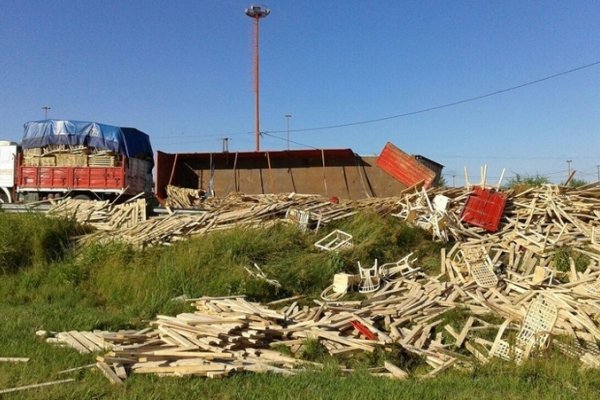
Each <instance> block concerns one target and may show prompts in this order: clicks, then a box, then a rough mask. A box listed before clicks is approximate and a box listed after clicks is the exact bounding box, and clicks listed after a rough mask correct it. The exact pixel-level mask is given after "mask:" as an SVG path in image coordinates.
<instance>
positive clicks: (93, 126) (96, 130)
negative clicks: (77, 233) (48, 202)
mask: <svg viewBox="0 0 600 400" xmlns="http://www.w3.org/2000/svg"><path fill="white" fill-rule="evenodd" d="M152 156H153V153H152V147H151V144H150V138H149V136H148V135H147V134H145V133H144V132H141V131H139V130H137V129H135V128H122V127H116V126H110V125H105V124H99V123H96V122H82V121H64V120H45V121H35V122H28V123H26V124H25V133H24V135H23V140H22V142H21V144H20V145H17V144H16V143H12V142H0V202H5V203H12V202H17V201H19V202H20V201H37V200H42V199H45V198H53V197H62V196H66V195H68V196H71V197H77V198H87V199H113V198H116V197H118V196H132V195H136V194H139V193H142V192H148V193H149V192H151V191H152V168H153V166H154V161H153V158H152Z"/></svg>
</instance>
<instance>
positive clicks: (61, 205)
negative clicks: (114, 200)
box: [48, 198, 147, 232]
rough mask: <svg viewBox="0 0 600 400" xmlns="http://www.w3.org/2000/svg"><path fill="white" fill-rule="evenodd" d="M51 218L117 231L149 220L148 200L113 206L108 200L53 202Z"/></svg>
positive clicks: (49, 212)
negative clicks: (62, 218)
mask: <svg viewBox="0 0 600 400" xmlns="http://www.w3.org/2000/svg"><path fill="white" fill-rule="evenodd" d="M51 204H52V207H51V208H50V209H49V210H48V215H50V216H60V217H66V218H72V219H74V220H76V221H77V222H79V223H82V224H88V225H92V226H94V227H95V228H97V229H99V230H102V231H111V232H112V231H115V230H120V229H126V228H130V227H133V226H137V225H138V224H140V223H142V222H143V221H145V220H146V219H147V215H146V208H147V205H146V200H145V199H137V200H132V201H129V202H126V203H123V204H117V205H113V204H110V203H109V202H108V200H102V201H88V200H79V199H72V198H66V199H63V200H58V201H54V200H52V201H51Z"/></svg>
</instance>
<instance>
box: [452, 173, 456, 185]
mask: <svg viewBox="0 0 600 400" xmlns="http://www.w3.org/2000/svg"><path fill="white" fill-rule="evenodd" d="M455 178H456V175H455V174H452V187H456V181H455Z"/></svg>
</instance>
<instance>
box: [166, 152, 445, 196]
mask: <svg viewBox="0 0 600 400" xmlns="http://www.w3.org/2000/svg"><path fill="white" fill-rule="evenodd" d="M380 157H381V156H380ZM386 157H387V161H388V164H389V163H390V162H393V161H394V160H396V161H397V162H396V164H398V163H400V164H402V165H403V166H404V167H406V168H409V169H411V170H412V169H414V171H412V172H411V174H409V175H410V178H411V179H410V180H407V179H400V180H399V179H398V177H397V176H394V175H393V174H391V173H390V172H389V171H388V170H386V169H385V168H380V167H379V166H378V165H377V160H378V158H379V157H376V156H359V155H358V154H356V153H354V152H353V151H352V150H351V149H310V150H284V151H281V150H277V151H251V152H221V153H164V152H161V151H159V152H157V155H156V195H157V197H158V198H159V200H160V201H161V202H162V201H164V200H165V199H166V197H167V193H166V187H167V186H169V185H173V186H179V187H184V188H190V189H201V190H204V191H206V192H207V193H208V194H209V195H215V196H223V195H227V194H228V193H231V192H242V193H248V194H261V193H284V192H296V193H310V194H320V195H324V196H328V197H338V198H343V199H361V198H367V197H386V196H394V195H397V194H398V193H400V192H401V191H402V190H404V189H406V187H407V186H412V185H413V184H416V183H419V182H423V183H424V184H425V186H430V185H431V184H432V182H433V180H434V177H435V175H436V173H435V172H433V171H431V170H430V169H428V168H426V167H424V166H423V165H422V164H421V163H419V162H418V161H417V159H416V158H415V157H413V156H410V155H408V154H406V153H402V154H400V153H398V152H396V153H394V154H392V155H391V158H390V155H386ZM398 157H400V158H398ZM411 162H413V163H415V164H418V167H417V168H416V169H415V166H414V165H413V164H411ZM401 178H402V177H401Z"/></svg>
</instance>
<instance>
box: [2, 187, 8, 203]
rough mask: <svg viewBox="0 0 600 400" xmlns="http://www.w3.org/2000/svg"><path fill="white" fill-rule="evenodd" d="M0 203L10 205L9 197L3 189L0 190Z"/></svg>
mask: <svg viewBox="0 0 600 400" xmlns="http://www.w3.org/2000/svg"><path fill="white" fill-rule="evenodd" d="M0 203H10V197H9V196H8V195H7V194H6V192H5V191H4V188H0Z"/></svg>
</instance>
